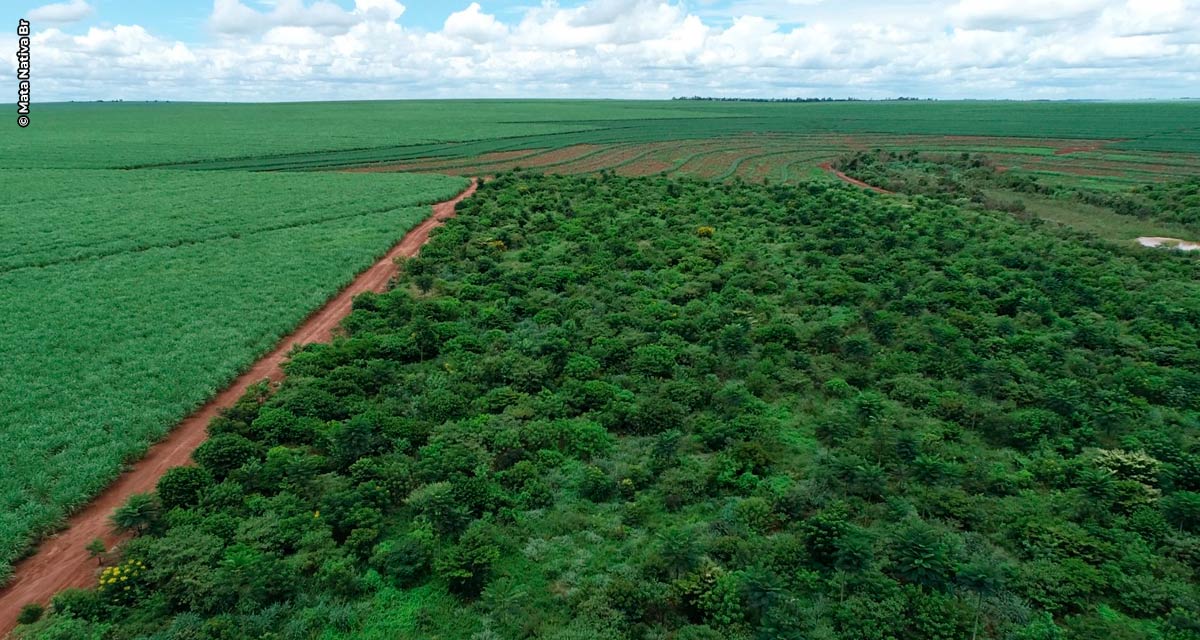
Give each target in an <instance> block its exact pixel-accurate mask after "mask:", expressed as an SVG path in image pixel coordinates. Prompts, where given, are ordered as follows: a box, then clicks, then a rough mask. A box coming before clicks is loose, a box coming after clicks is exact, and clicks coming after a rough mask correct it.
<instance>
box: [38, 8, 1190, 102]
mask: <svg viewBox="0 0 1200 640" xmlns="http://www.w3.org/2000/svg"><path fill="white" fill-rule="evenodd" d="M249 2H250V0H215V2H214V4H213V12H212V15H211V17H210V26H211V27H212V29H213V31H214V32H215V33H216V36H217V37H215V38H212V39H210V40H208V41H205V42H198V43H188V44H183V43H180V42H175V41H173V40H169V39H165V38H162V37H159V36H157V35H155V34H154V33H153V32H151V31H148V30H147V29H145V28H143V27H140V26H132V25H131V26H124V25H123V26H116V27H108V28H98V27H94V28H92V29H89V30H88V31H87V32H86V33H83V34H78V35H71V34H68V33H65V32H64V31H62V30H58V29H51V30H50V31H44V32H39V34H38V38H39V40H38V52H39V58H38V59H39V69H40V70H41V76H40V77H41V78H42V80H41V84H39V93H40V94H41V95H43V96H44V99H64V98H65V99H74V98H79V99H87V98H106V99H107V98H114V97H123V98H126V99H138V98H144V99H152V98H167V99H220V100H226V99H228V100H263V99H280V100H284V99H286V100H295V99H323V98H398V97H439V96H441V97H447V96H452V97H471V96H497V97H516V96H531V97H537V96H573V97H598V96H607V97H666V96H670V95H685V94H687V95H691V94H707V95H754V96H764V95H769V96H795V95H804V96H813V95H819V96H824V95H837V96H844V95H858V96H863V97H887V96H895V95H919V96H937V97H1012V98H1026V97H1070V96H1074V97H1112V98H1132V97H1143V96H1146V95H1152V96H1159V97H1176V96H1179V95H1187V94H1189V93H1195V90H1194V87H1195V86H1200V7H1198V6H1197V2H1200V0H1059V1H1056V2H1047V1H1045V0H1037V1H1035V0H1012V1H1011V2H1006V3H998V2H996V3H993V2H990V1H989V2H984V1H983V0H897V1H895V2H889V3H888V4H887V5H885V6H881V5H878V4H868V3H867V0H844V1H843V2H839V3H837V4H836V5H835V4H834V3H820V2H817V1H816V0H813V1H810V0H789V1H787V2H782V3H779V5H780V6H781V7H782V9H780V11H777V12H776V13H777V14H778V13H786V14H787V15H788V17H787V18H786V19H782V18H777V17H772V16H771V15H767V12H765V11H764V12H760V13H762V14H763V15H759V14H756V13H754V12H747V13H745V14H740V15H733V14H727V15H726V18H725V19H721V18H720V17H715V16H714V15H713V12H716V11H718V9H717V8H716V7H717V6H718V5H701V6H702V7H703V8H702V9H701V10H700V11H699V12H697V11H693V10H692V9H691V8H690V7H691V3H684V2H681V1H679V0H591V1H590V2H585V3H584V4H582V5H580V6H574V7H562V6H559V5H558V4H556V3H554V2H552V1H549V0H547V1H545V2H543V3H542V4H541V5H538V6H533V7H530V8H527V9H524V10H523V11H522V12H521V13H520V14H518V15H517V16H516V17H515V18H513V19H510V20H507V21H506V20H501V19H500V18H498V17H497V15H495V14H493V13H489V12H488V8H487V0H478V1H477V2H471V3H470V4H469V5H467V6H466V7H465V8H463V9H461V10H459V11H455V12H453V13H450V14H449V15H448V17H447V18H446V20H445V21H444V23H443V24H442V26H441V28H440V29H439V30H436V31H432V32H430V31H425V30H420V29H414V28H412V27H411V26H408V25H406V24H405V20H404V18H405V16H404V13H405V11H404V6H403V5H402V4H400V3H399V2H396V1H395V0H356V2H355V3H354V7H353V8H352V9H345V8H343V7H341V6H339V5H335V4H333V3H331V2H322V1H315V2H314V1H306V0H277V1H276V2H275V3H274V4H273V5H271V6H270V7H269V8H268V9H262V10H260V9H257V8H255V6H257V5H250V4H247V3H249ZM464 4H465V2H464ZM765 4H769V3H767V2H766V0H745V1H744V2H741V3H739V4H736V5H735V6H737V7H740V8H742V9H747V10H749V9H753V8H754V7H756V6H759V5H765ZM459 6H462V5H459ZM875 8H878V10H874V9H875Z"/></svg>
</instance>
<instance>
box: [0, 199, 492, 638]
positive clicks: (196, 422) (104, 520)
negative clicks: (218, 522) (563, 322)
mask: <svg viewBox="0 0 1200 640" xmlns="http://www.w3.org/2000/svg"><path fill="white" fill-rule="evenodd" d="M477 186H478V182H477V181H472V182H471V186H470V187H468V188H467V189H466V190H465V191H463V192H462V193H460V194H459V195H458V196H457V197H455V198H454V199H453V200H449V201H446V202H441V203H438V204H435V205H433V215H431V216H429V218H427V219H426V220H425V221H424V222H422V223H421V224H419V225H417V226H416V227H415V228H413V229H412V230H411V231H409V232H408V233H407V234H406V235H405V236H404V238H403V239H401V240H400V243H399V244H397V245H396V246H394V247H393V248H392V249H391V251H389V252H388V253H387V255H385V256H384V257H383V258H381V259H380V260H379V261H378V262H376V263H375V265H374V266H372V267H371V268H369V269H367V270H366V271H364V272H362V273H361V274H359V276H358V277H357V278H355V280H354V282H352V283H350V285H349V286H347V287H346V288H345V289H343V290H342V291H341V293H339V294H337V296H336V297H334V298H333V299H332V300H330V301H329V302H327V303H326V304H325V306H324V307H321V309H320V310H318V311H316V312H315V313H313V314H312V315H311V316H309V317H308V319H307V320H305V321H304V323H303V324H301V325H300V326H299V327H298V328H297V329H296V330H295V331H294V332H293V333H292V334H291V335H289V336H287V337H285V338H284V339H283V340H281V341H280V342H279V345H278V346H277V347H276V348H275V350H274V351H272V352H271V353H269V354H267V355H266V356H264V357H263V358H261V359H260V360H259V361H258V362H256V363H255V364H254V366H252V367H251V368H250V370H249V371H246V372H245V373H243V374H242V375H241V376H239V377H238V378H237V379H236V380H234V381H233V383H232V384H230V385H229V386H228V387H227V388H226V389H225V390H223V391H221V392H220V393H219V394H217V396H216V397H215V398H213V399H212V400H210V401H209V402H208V403H207V404H205V405H204V406H203V407H201V408H200V409H198V410H197V411H196V412H195V413H193V414H192V415H190V416H188V417H187V418H186V419H184V421H183V422H181V423H179V424H178V425H177V426H176V427H175V428H174V429H173V430H172V431H171V432H170V434H169V435H168V436H167V438H166V439H165V440H163V441H161V442H159V443H158V444H156V445H154V446H153V447H151V448H150V450H149V452H148V453H147V454H146V457H144V458H142V459H141V460H140V461H138V462H137V463H136V464H135V465H133V468H132V469H130V470H129V471H127V472H126V473H124V474H122V475H121V476H120V477H119V478H118V479H117V480H116V482H114V483H113V484H112V485H111V486H109V487H108V488H107V489H105V491H104V492H103V493H101V494H100V495H99V496H97V497H96V499H95V500H93V501H92V502H91V503H90V504H88V505H87V506H86V507H85V508H84V509H83V510H82V511H79V512H78V513H76V514H75V515H74V516H73V517H71V519H70V520H69V521H68V522H67V526H66V528H65V529H64V530H63V531H62V532H61V533H59V534H57V535H55V536H53V537H51V538H49V539H47V540H46V541H45V542H43V543H42V545H41V546H40V547H39V548H38V550H37V551H36V552H35V553H34V554H33V555H32V556H30V557H28V558H26V559H24V560H22V561H21V562H19V563H17V565H16V567H15V568H14V574H13V579H12V581H11V582H10V583H9V584H8V585H7V587H5V588H4V589H3V590H0V635H3V636H7V635H8V633H9V632H11V631H12V629H13V628H14V627H15V626H16V624H17V615H18V614H19V613H20V611H21V607H23V606H24V605H25V604H27V603H30V602H38V603H42V604H45V603H47V602H48V601H49V600H50V598H51V597H52V596H53V595H54V594H56V593H58V592H59V591H62V590H63V589H66V588H69V587H89V586H92V585H93V584H95V582H96V574H97V571H98V569H99V567H98V566H97V562H96V560H94V559H92V558H90V557H89V555H88V553H87V551H86V550H85V549H84V547H86V546H87V544H88V543H90V542H91V541H92V540H95V539H96V538H100V539H101V540H103V541H104V542H105V544H106V545H107V547H108V548H110V549H111V548H113V547H114V546H116V545H119V544H120V543H121V542H122V541H123V538H122V536H120V535H118V534H116V533H115V532H114V531H113V530H112V527H111V526H110V524H109V516H110V515H111V514H112V512H113V510H115V509H116V508H117V507H119V506H121V505H122V504H124V503H125V501H126V500H128V499H129V496H131V495H133V494H135V493H146V492H148V491H152V490H153V489H154V487H155V486H156V485H157V484H158V479H159V478H160V477H161V476H162V475H163V474H164V473H166V471H167V469H170V468H172V467H179V466H184V465H187V464H189V463H190V462H191V455H192V452H193V451H194V450H195V449H196V447H199V446H200V444H201V443H203V442H204V440H205V439H206V438H207V431H206V429H207V427H208V423H209V422H210V421H211V420H212V419H213V418H215V417H217V415H218V414H219V413H220V412H221V411H222V410H223V409H225V408H227V407H230V406H232V405H233V404H234V403H235V402H237V400H238V399H239V398H241V397H242V395H244V394H245V393H246V390H247V389H249V388H250V387H251V386H252V385H254V384H256V383H258V382H261V381H262V380H264V379H265V380H270V381H271V382H272V383H278V382H279V381H280V380H282V379H283V369H282V368H281V366H280V365H282V364H283V362H284V361H285V360H287V356H288V353H289V352H290V351H291V350H292V348H293V347H295V346H296V345H302V344H309V343H316V342H329V341H330V340H332V338H333V335H334V331H335V330H336V329H337V327H338V325H339V324H340V323H341V321H342V319H343V318H345V317H346V316H347V315H349V313H350V310H351V308H352V304H353V301H354V297H355V296H357V295H358V294H360V293H364V292H366V291H374V292H376V293H381V292H383V291H385V290H386V289H387V285H388V282H389V281H390V280H391V279H392V277H393V276H395V275H396V272H397V269H398V267H397V265H396V259H397V258H400V257H413V256H415V255H417V253H418V252H419V251H420V250H421V247H422V246H423V245H424V244H425V243H426V242H428V240H429V234H430V232H431V231H433V229H435V228H436V227H439V226H441V225H442V222H443V220H445V219H447V218H451V217H453V216H454V208H455V206H456V205H457V204H458V203H459V202H461V201H463V200H464V199H466V198H468V197H470V196H471V195H472V194H473V193H475V189H476V187H477Z"/></svg>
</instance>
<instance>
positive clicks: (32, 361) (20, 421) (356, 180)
mask: <svg viewBox="0 0 1200 640" xmlns="http://www.w3.org/2000/svg"><path fill="white" fill-rule="evenodd" d="M463 186H464V181H463V180H462V179H460V178H448V177H438V176H412V175H389V176H359V175H348V174H321V175H308V176H304V177H303V178H300V179H298V178H297V177H296V176H285V175H276V174H250V173H240V172H238V173H220V174H199V173H192V172H165V173H164V172H153V171H144V172H123V171H104V170H82V171H63V170H27V171H21V172H20V179H18V180H5V181H4V182H3V183H0V198H3V202H5V203H6V204H4V205H0V238H2V240H0V255H2V256H3V258H0V291H3V292H4V311H3V315H4V327H5V330H4V331H3V332H2V333H0V359H2V360H3V361H4V363H5V366H4V367H3V371H2V372H0V407H3V411H0V439H2V440H3V441H4V442H5V443H6V445H7V446H5V447H3V450H0V469H4V473H3V474H0V568H3V567H6V566H7V565H8V564H9V563H10V562H12V561H13V559H14V558H15V557H16V556H17V554H19V553H20V552H21V551H22V550H23V549H24V548H25V546H26V544H27V543H28V542H29V540H30V539H36V538H38V537H40V536H41V535H43V534H45V533H46V532H49V531H50V530H52V529H53V528H54V527H55V526H56V525H57V524H58V523H59V522H61V520H62V518H63V516H64V514H66V513H67V512H69V511H71V510H72V509H74V508H75V507H78V506H79V505H81V504H83V503H84V502H85V501H86V500H87V499H88V498H89V497H91V496H92V495H94V494H95V493H96V492H98V491H99V490H101V489H102V488H104V487H105V486H106V485H107V484H108V483H109V482H110V481H111V480H112V479H113V478H114V477H115V476H116V474H117V473H118V471H119V470H120V468H121V465H122V463H123V462H125V461H130V460H134V459H136V458H137V457H139V456H140V454H141V453H142V452H144V451H145V449H146V446H147V445H148V444H150V443H152V442H154V441H155V440H157V439H158V438H160V437H162V436H163V435H164V434H165V433H166V431H167V430H168V429H169V428H170V427H171V426H173V425H174V424H175V423H176V422H178V421H179V420H180V419H181V418H183V417H184V416H185V415H186V414H188V413H189V412H190V411H191V410H192V409H194V408H195V407H197V406H199V405H200V404H202V403H203V402H204V401H206V400H207V399H208V398H209V397H210V396H211V395H213V394H214V393H216V391H218V390H219V389H220V388H222V387H223V386H224V385H225V384H226V383H227V382H229V381H230V380H232V379H233V378H234V377H236V376H237V375H238V374H239V373H240V372H241V371H242V370H243V369H244V368H245V367H246V366H248V365H249V364H250V363H251V362H252V361H253V360H255V359H256V358H257V357H258V356H259V355H260V354H263V353H265V352H266V351H269V350H270V349H271V348H272V347H273V346H274V345H275V343H276V342H277V341H278V340H279V338H281V337H282V336H283V335H285V334H287V333H288V332H289V331H290V329H291V328H292V327H294V326H295V325H296V324H297V323H298V322H299V321H300V320H301V319H303V318H304V317H305V316H307V315H308V314H309V313H310V312H311V311H312V310H314V309H315V308H317V307H319V306H320V305H321V304H322V303H324V302H325V300H326V299H328V298H329V297H331V296H332V295H333V294H334V293H336V292H337V291H338V290H339V289H340V288H341V287H342V286H343V285H345V284H347V283H348V282H349V281H350V280H351V279H352V278H353V276H354V275H355V274H356V273H358V271H361V270H362V269H364V268H366V267H367V266H369V265H370V264H372V263H373V262H374V261H375V259H376V258H377V257H378V256H379V255H381V254H382V253H384V252H386V251H387V250H388V249H389V248H390V247H391V246H392V245H393V244H394V243H395V241H396V240H398V239H399V238H400V237H401V236H403V235H404V233H405V232H406V231H407V230H408V229H409V228H411V227H412V226H413V225H414V224H416V223H417V222H419V221H421V220H423V219H424V218H425V217H426V216H427V215H428V212H429V210H428V207H427V206H426V205H427V204H428V203H431V202H437V201H440V200H444V199H446V198H447V197H449V196H452V195H453V194H455V193H457V192H458V191H459V190H461V189H462V187H463Z"/></svg>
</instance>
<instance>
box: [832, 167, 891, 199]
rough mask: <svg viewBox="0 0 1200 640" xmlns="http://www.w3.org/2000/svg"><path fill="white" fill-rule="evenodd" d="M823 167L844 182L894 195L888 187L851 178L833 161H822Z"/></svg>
mask: <svg viewBox="0 0 1200 640" xmlns="http://www.w3.org/2000/svg"><path fill="white" fill-rule="evenodd" d="M821 168H822V169H824V170H826V171H828V172H829V173H832V174H833V175H834V176H835V177H836V178H837V179H838V180H841V181H842V182H845V183H847V184H852V185H854V186H856V187H862V188H863V189H870V190H871V191H874V192H875V193H883V194H886V195H893V194H892V192H891V191H888V190H887V189H883V188H880V187H875V186H871V185H869V184H867V183H865V182H863V181H862V180H856V179H854V178H851V177H850V176H848V175H846V174H844V173H842V172H841V171H838V170H837V169H834V168H833V163H832V162H824V163H822V164H821Z"/></svg>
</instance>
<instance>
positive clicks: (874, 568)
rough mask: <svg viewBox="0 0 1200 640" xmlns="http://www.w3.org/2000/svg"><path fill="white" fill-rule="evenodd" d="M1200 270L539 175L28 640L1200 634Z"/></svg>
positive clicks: (513, 191)
mask: <svg viewBox="0 0 1200 640" xmlns="http://www.w3.org/2000/svg"><path fill="white" fill-rule="evenodd" d="M1197 269H1198V266H1197V263H1196V262H1195V261H1194V260H1191V259H1189V258H1187V257H1186V256H1183V255H1173V254H1170V253H1167V252H1161V253H1157V252H1144V251H1143V252H1134V251H1128V252H1119V251H1113V250H1112V249H1111V248H1110V247H1108V246H1107V245H1101V244H1098V243H1089V242H1082V241H1080V240H1079V239H1078V238H1077V237H1066V236H1062V235H1059V234H1056V233H1048V232H1046V230H1045V229H1040V228H1036V227H1035V226H1034V225H1032V224H1030V223H1025V222H1022V221H1020V220H1017V219H1014V218H1013V217H1011V216H1008V215H1003V214H998V213H993V212H989V211H974V210H970V209H965V208H961V207H957V206H953V205H950V204H946V203H943V202H939V201H937V200H935V199H933V198H922V199H915V198H914V199H904V198H881V197H876V196H872V195H870V194H864V193H860V192H859V191H857V190H856V189H852V188H849V187H845V186H841V185H821V184H806V185H804V186H800V187H790V186H772V187H765V186H761V185H746V184H737V183H733V184H712V183H706V182H696V181H678V180H670V179H662V178H655V179H625V178H618V177H613V176H607V175H606V176H603V177H561V176H536V175H530V174H505V175H502V176H499V177H498V178H497V179H496V180H495V181H494V182H491V183H489V184H487V185H485V186H484V187H483V188H481V189H480V191H479V193H478V194H477V195H476V196H475V197H474V198H472V199H471V200H468V201H466V202H465V203H464V204H463V205H462V209H461V211H460V216H459V217H458V218H455V219H454V220H453V221H450V222H449V223H448V224H447V226H446V227H444V228H443V229H442V230H441V231H439V232H438V233H437V235H436V236H435V238H434V240H433V241H432V242H431V244H430V245H428V246H427V247H426V249H425V250H424V251H423V253H422V254H421V257H420V258H417V259H414V260H411V261H409V262H408V263H407V264H406V268H405V275H404V276H403V277H402V278H401V279H400V281H399V283H398V286H397V287H396V288H395V290H393V291H392V292H390V293H388V294H385V295H365V296H363V297H361V298H359V299H358V301H357V302H356V310H355V311H354V313H353V314H352V315H351V316H350V317H349V318H348V319H347V321H346V323H345V329H346V331H347V335H346V336H345V337H344V338H342V339H339V340H336V341H335V342H334V343H332V344H329V345H314V346H310V347H307V348H305V349H303V350H301V351H300V352H298V353H297V354H296V355H295V357H294V358H293V359H292V361H291V363H290V365H289V366H288V379H287V381H286V382H285V383H284V385H283V387H282V388H281V389H280V390H279V391H278V393H276V394H275V395H274V396H272V397H270V398H265V399H264V398H259V397H248V398H247V399H246V400H245V401H244V402H242V403H240V404H239V405H238V406H237V407H235V408H234V409H233V410H231V411H229V412H228V413H227V414H226V415H224V416H222V417H221V418H218V419H217V420H215V421H214V422H213V423H212V424H211V426H210V429H209V430H210V433H211V435H212V438H211V439H210V440H209V442H208V443H207V444H205V445H204V446H203V447H202V448H201V449H200V450H199V451H197V453H196V456H195V457H196V461H197V462H198V466H197V467H194V468H189V469H178V470H174V471H172V472H170V473H168V475H167V476H165V477H164V479H163V482H162V483H160V486H159V492H158V499H159V500H160V501H161V506H162V509H161V510H160V511H158V512H155V511H154V510H150V511H149V513H150V514H151V517H150V519H149V520H148V521H143V520H142V519H141V518H138V519H137V522H132V521H131V522H130V523H129V524H130V525H132V526H138V527H140V528H141V529H142V530H143V531H144V533H143V534H142V535H141V536H140V537H138V538H137V539H135V540H134V541H133V542H131V543H130V544H129V545H128V546H127V547H126V548H125V550H124V557H123V558H122V559H120V561H119V563H116V564H114V565H113V566H114V567H120V568H121V569H120V571H121V572H120V574H118V573H117V572H116V571H115V570H114V571H111V572H109V574H108V575H107V578H108V579H109V581H110V583H111V580H112V577H113V576H117V579H118V582H120V576H125V575H129V576H131V577H129V578H128V579H127V580H126V581H125V582H126V583H132V585H131V587H133V588H131V589H130V590H129V591H128V592H126V591H124V590H123V589H122V590H120V592H116V591H112V590H110V589H108V588H106V589H104V590H99V591H84V592H80V591H72V592H68V593H64V594H62V595H60V596H59V597H58V598H57V599H56V600H55V602H54V604H53V606H52V607H51V613H50V615H49V616H47V617H46V618H44V619H42V620H40V621H38V622H35V623H34V624H32V625H31V626H28V627H26V628H25V629H24V630H23V631H22V635H21V637H23V638H61V637H91V636H96V637H100V636H103V637H135V636H143V637H162V638H172V637H189V638H235V637H264V636H267V635H271V637H281V638H314V637H320V638H360V637H365V638H374V637H378V638H384V637H409V636H417V637H466V638H477V639H481V640H482V639H484V638H495V637H501V638H520V637H538V638H563V639H565V638H638V639H643V638H644V639H647V640H649V639H651V638H655V639H657V638H693V639H696V638H735V639H737V638H747V639H748V638H813V637H825V638H833V637H836V638H871V639H879V640H884V639H905V640H908V639H911V640H928V639H931V638H944V639H946V640H951V639H952V640H961V639H963V638H971V637H977V638H1016V639H1032V638H1072V639H1074V638H1079V639H1081V640H1082V639H1085V638H1089V639H1090V638H1097V637H1114V638H1164V639H1165V638H1170V639H1172V640H1174V639H1185V638H1190V637H1192V636H1193V635H1194V631H1195V628H1196V624H1197V618H1196V613H1195V612H1196V611H1197V610H1200V606H1198V605H1200V593H1198V591H1197V585H1198V580H1197V572H1198V571H1200V562H1198V558H1200V529H1198V523H1200V441H1198V439H1197V433H1200V431H1198V427H1200V422H1198V420H1200V413H1198V412H1200V401H1198V398H1200V375H1198V374H1197V373H1196V371H1197V370H1198V369H1200V359H1198V357H1200V355H1198V353H1197V350H1196V348H1195V345H1196V344H1197V342H1198V341H1200V285H1198V284H1197V282H1198V279H1197V276H1198V275H1200V274H1198V273H1197ZM1164 301H1169V302H1166V303H1164ZM135 506H138V507H139V508H137V509H131V510H130V513H133V512H136V513H147V510H144V509H141V508H140V506H143V505H135ZM155 513H157V515H155ZM127 570H128V571H129V573H126V571H127ZM126 593H128V594H130V595H125V594H126ZM31 617H32V616H31Z"/></svg>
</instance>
